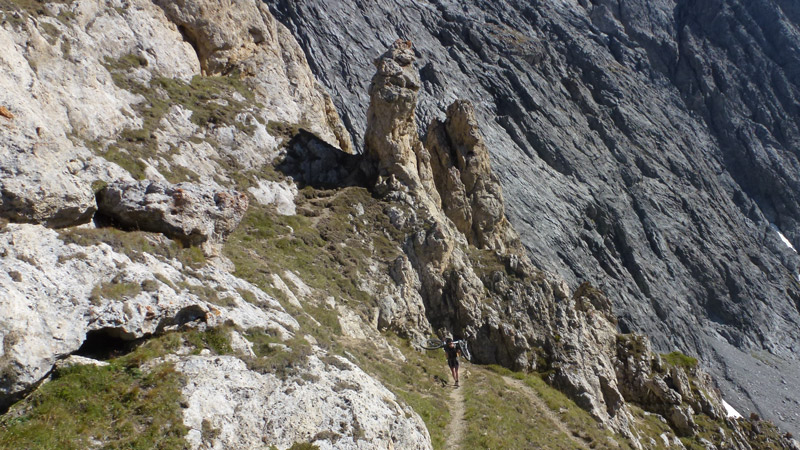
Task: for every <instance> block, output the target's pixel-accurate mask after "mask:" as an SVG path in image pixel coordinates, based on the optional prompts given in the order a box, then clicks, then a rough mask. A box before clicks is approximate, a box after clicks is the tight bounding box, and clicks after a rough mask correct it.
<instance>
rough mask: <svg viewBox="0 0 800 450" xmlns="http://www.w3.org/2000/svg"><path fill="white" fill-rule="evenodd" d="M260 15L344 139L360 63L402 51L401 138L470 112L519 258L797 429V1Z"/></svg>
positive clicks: (404, 1)
mask: <svg viewBox="0 0 800 450" xmlns="http://www.w3.org/2000/svg"><path fill="white" fill-rule="evenodd" d="M267 4H269V6H270V8H271V10H272V11H273V13H274V14H275V15H276V17H277V18H278V19H279V20H280V21H282V22H283V23H284V24H285V25H286V26H287V27H288V28H289V29H290V30H291V32H292V33H293V34H294V35H295V37H296V38H297V40H298V42H299V43H300V45H301V46H302V47H303V48H304V50H305V52H306V55H307V58H308V62H309V65H310V66H311V68H312V70H313V71H314V72H315V75H316V76H317V77H318V79H319V80H320V81H321V82H322V84H324V85H325V86H326V87H327V89H328V90H329V92H330V93H331V96H332V97H333V98H334V102H335V103H336V106H337V108H338V109H339V111H340V113H341V116H342V120H343V122H344V124H345V126H347V128H348V129H349V131H350V132H351V134H352V136H353V138H354V139H353V142H354V146H355V147H360V146H361V145H362V142H363V135H364V124H366V122H367V121H366V120H365V117H366V112H367V107H368V105H369V98H368V86H367V84H368V83H369V79H370V76H371V74H372V73H373V71H374V66H373V64H372V61H373V59H374V58H376V57H377V56H378V55H380V54H381V53H382V52H383V50H384V49H385V48H386V47H387V46H389V44H391V43H392V42H393V41H394V40H395V39H397V38H404V39H412V40H413V44H414V48H415V50H416V52H417V56H418V61H419V65H420V75H421V89H420V92H419V105H418V108H417V111H416V114H417V120H418V122H417V123H418V126H420V127H422V126H424V125H425V124H427V123H429V122H430V120H431V119H433V118H442V117H443V116H444V111H445V109H446V107H447V105H449V104H451V103H452V102H453V100H455V99H456V98H465V99H468V100H471V101H472V102H473V103H474V104H475V105H476V114H477V117H478V122H479V123H480V124H481V131H482V133H483V135H484V138H485V141H486V146H487V148H488V149H489V151H490V153H491V157H492V164H493V166H494V168H495V171H496V172H497V173H498V175H499V177H500V181H501V183H502V185H503V191H504V193H505V198H506V203H507V206H508V213H509V219H510V221H511V222H512V223H513V225H514V226H515V227H516V229H517V230H518V231H519V232H520V234H521V237H522V241H523V244H524V245H525V246H526V247H527V249H528V251H529V254H530V256H531V258H532V260H533V262H534V263H535V264H536V265H537V266H539V267H541V268H544V269H547V270H549V271H552V272H555V273H558V274H560V275H561V276H563V277H565V278H566V279H567V281H568V282H569V283H570V284H571V285H572V287H573V288H574V287H577V285H578V284H579V283H580V282H582V281H590V282H592V283H593V284H595V285H597V286H600V287H601V288H602V289H603V290H604V291H605V292H607V293H608V294H609V296H610V297H611V298H612V300H613V302H614V304H615V309H616V310H617V311H618V314H619V315H620V317H619V327H620V329H621V330H622V331H624V332H626V331H629V330H630V331H640V332H644V333H646V334H648V335H649V336H650V337H651V338H652V340H653V342H654V345H655V347H656V348H657V349H660V350H662V351H667V350H672V349H676V348H677V349H681V350H683V351H686V352H690V353H695V354H698V355H699V356H700V357H701V358H702V360H703V361H704V364H705V365H706V367H708V368H709V369H710V371H711V372H712V373H713V374H714V375H716V376H717V377H718V378H719V379H720V380H721V381H720V382H721V386H720V387H721V389H722V391H723V394H724V396H725V398H726V400H727V401H728V402H729V403H731V404H733V405H734V406H736V407H737V408H739V409H740V410H742V412H743V413H744V412H746V411H748V410H755V411H758V412H759V413H760V414H761V415H763V416H765V417H768V418H771V419H773V420H775V421H776V422H778V423H779V424H780V425H781V426H782V427H784V428H786V429H789V430H791V431H795V432H797V431H800V413H798V411H800V390H798V389H797V380H798V379H800V361H798V359H797V356H796V354H797V351H798V350H799V349H800V327H799V326H798V325H800V285H799V284H798V281H797V280H798V266H799V265H800V258H798V256H797V254H796V253H795V252H794V251H792V250H791V249H790V248H789V247H788V246H787V245H785V244H784V243H782V242H781V237H780V235H779V234H778V232H777V230H780V231H781V232H782V233H783V234H784V235H785V236H786V237H787V238H788V240H789V241H791V242H792V243H794V245H795V246H797V245H800V222H799V221H800V202H799V201H798V195H800V171H798V168H800V161H798V150H797V149H798V148H800V147H798V145H797V144H798V140H800V131H799V130H798V118H799V117H798V102H797V98H798V97H800V89H799V88H800V34H798V27H800V7H798V6H797V5H795V4H794V3H793V2H790V1H788V0H784V1H781V0H776V1H728V2H721V1H714V0H692V1H667V0H658V1H646V2H645V1H642V0H639V1H634V2H625V3H619V2H611V1H605V0H598V1H591V2H589V1H586V0H580V1H579V2H578V4H573V3H572V2H562V1H557V2H552V1H548V2H543V1H532V2H520V1H514V0H493V1H481V0H471V1H467V2H464V1H460V2H455V1H448V0H435V1H431V2H413V1H409V0H379V1H372V2H361V1H356V0H339V1H336V2H329V1H328V2H326V1H322V0H308V1H305V2H302V3H300V2H294V1H287V0H267ZM771 224H774V226H771ZM776 228H777V230H776Z"/></svg>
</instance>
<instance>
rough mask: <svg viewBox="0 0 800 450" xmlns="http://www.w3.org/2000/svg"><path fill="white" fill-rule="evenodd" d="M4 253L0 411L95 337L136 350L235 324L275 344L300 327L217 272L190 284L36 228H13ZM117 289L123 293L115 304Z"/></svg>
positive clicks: (164, 269) (150, 263)
mask: <svg viewBox="0 0 800 450" xmlns="http://www.w3.org/2000/svg"><path fill="white" fill-rule="evenodd" d="M162 244H163V243H162ZM0 249H2V250H0V257H2V261H3V264H2V267H3V269H2V271H0V292H3V295H2V296H0V335H1V337H0V342H2V348H0V407H6V406H8V404H9V403H10V402H12V401H14V400H15V399H17V398H18V396H19V395H21V394H22V393H24V392H25V391H27V390H28V389H30V388H31V387H33V386H35V385H36V384H37V383H38V382H39V381H40V380H41V379H42V378H43V377H44V376H45V375H46V374H47V373H48V372H49V371H50V370H51V369H52V367H53V364H54V363H55V362H56V360H57V359H58V358H61V357H64V356H67V355H69V354H71V353H73V352H75V351H76V350H78V349H79V348H80V347H81V345H82V344H83V342H84V340H85V339H86V337H87V333H88V332H91V331H100V332H102V333H104V334H106V335H108V336H113V337H116V338H121V339H125V340H131V339H136V338H141V337H144V336H148V335H151V334H154V333H157V332H163V331H165V330H168V329H171V328H174V327H177V326H181V325H184V324H187V323H198V324H203V325H208V326H214V325H221V324H223V323H225V322H227V321H230V322H232V323H234V324H236V325H238V326H240V327H242V328H245V329H247V328H251V327H254V326H259V327H265V328H270V329H273V330H274V331H275V333H276V334H277V335H279V336H287V335H289V334H290V333H291V332H292V331H293V330H296V329H297V327H298V325H297V322H296V321H295V320H294V319H293V318H292V317H291V316H289V315H288V314H286V312H285V311H284V310H283V308H282V307H281V306H280V304H278V302H277V301H275V300H274V299H272V298H271V297H269V296H268V295H266V294H265V293H263V292H262V291H261V290H260V289H258V288H257V287H255V286H253V285H251V284H250V283H247V282H245V281H243V280H240V279H238V278H235V277H233V276H232V275H231V274H230V273H228V272H226V271H222V270H219V269H216V268H214V267H213V266H211V265H207V266H205V267H204V268H203V269H201V270H200V271H199V272H196V274H195V275H193V276H192V275H186V274H185V273H183V272H182V271H181V270H180V269H182V267H181V265H180V263H177V262H176V261H172V260H161V259H159V258H156V257H155V256H151V255H149V254H147V253H142V254H141V260H139V259H137V260H133V259H131V257H130V256H128V255H125V254H122V253H117V252H115V251H114V250H113V249H112V248H111V247H109V246H108V245H107V244H100V245H91V246H88V247H84V246H81V245H77V244H65V243H64V241H62V239H60V238H59V234H58V233H56V232H55V231H52V230H50V229H47V228H44V227H42V226H39V225H24V224H20V225H15V224H9V225H7V226H6V227H5V228H4V229H3V230H2V232H0ZM114 286H116V287H125V288H126V289H125V290H124V291H123V292H124V293H123V294H119V293H117V294H115V293H114V292H118V291H115V290H114ZM203 286H206V287H211V288H214V289H216V290H218V294H217V295H218V296H219V298H227V299H228V300H229V301H227V302H225V304H226V306H222V305H219V304H216V303H214V302H213V301H211V300H209V299H208V298H207V297H203V296H199V295H198V293H202V292H203V291H202V289H198V288H200V287H203ZM243 291H249V292H251V293H252V295H253V299H254V302H255V303H249V302H248V301H245V300H244V299H243V297H242V295H241V292H243Z"/></svg>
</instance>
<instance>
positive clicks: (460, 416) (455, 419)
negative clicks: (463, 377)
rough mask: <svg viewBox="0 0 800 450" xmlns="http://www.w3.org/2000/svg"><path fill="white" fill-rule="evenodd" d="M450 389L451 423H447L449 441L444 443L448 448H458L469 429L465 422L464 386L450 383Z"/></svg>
mask: <svg viewBox="0 0 800 450" xmlns="http://www.w3.org/2000/svg"><path fill="white" fill-rule="evenodd" d="M447 389H452V390H451V391H450V423H449V424H447V430H445V433H446V434H447V442H445V444H444V448H445V449H446V450H456V449H458V448H459V446H458V443H459V442H461V440H462V439H463V438H464V434H465V433H466V431H467V427H466V424H465V423H464V394H463V392H464V391H463V390H462V388H455V387H453V386H452V385H448V386H447Z"/></svg>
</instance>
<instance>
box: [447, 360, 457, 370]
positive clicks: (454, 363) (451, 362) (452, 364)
mask: <svg viewBox="0 0 800 450" xmlns="http://www.w3.org/2000/svg"><path fill="white" fill-rule="evenodd" d="M447 365H448V366H449V367H450V368H451V369H455V368H456V367H458V359H456V358H453V359H448V360H447Z"/></svg>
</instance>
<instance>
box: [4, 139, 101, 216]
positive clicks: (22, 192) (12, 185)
mask: <svg viewBox="0 0 800 450" xmlns="http://www.w3.org/2000/svg"><path fill="white" fill-rule="evenodd" d="M56 153H57V150H56V149H53V148H47V149H39V150H38V151H37V152H35V153H34V154H26V153H24V152H18V151H16V149H12V148H7V149H4V151H3V153H2V155H1V156H0V217H5V218H7V219H9V220H11V221H13V222H26V223H40V224H43V225H45V226H48V227H53V228H60V227H68V226H73V225H80V224H83V223H87V222H89V221H90V220H91V219H92V216H93V215H94V212H95V210H97V205H96V204H95V200H94V192H92V187H91V185H89V184H86V183H83V182H82V180H81V179H80V178H79V177H77V176H76V175H75V173H76V172H78V171H81V170H82V169H83V163H82V162H81V161H78V160H72V161H69V162H68V163H67V164H66V165H65V164H63V163H62V162H61V161H59V160H58V159H57V158H54V157H53V156H54V155H55V154H56Z"/></svg>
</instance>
